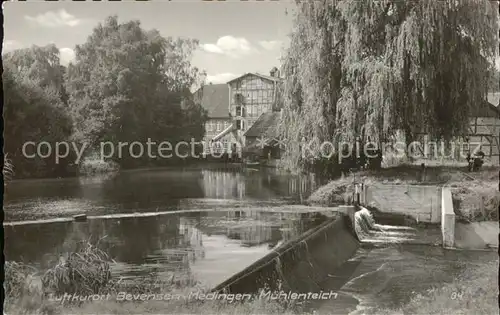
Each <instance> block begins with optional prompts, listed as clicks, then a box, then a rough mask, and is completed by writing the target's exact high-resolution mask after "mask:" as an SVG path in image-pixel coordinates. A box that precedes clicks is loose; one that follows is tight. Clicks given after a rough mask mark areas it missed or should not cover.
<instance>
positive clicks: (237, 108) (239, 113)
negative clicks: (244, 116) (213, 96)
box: [236, 106, 242, 116]
mask: <svg viewBox="0 0 500 315" xmlns="http://www.w3.org/2000/svg"><path fill="white" fill-rule="evenodd" d="M241 112H242V107H241V106H236V116H241Z"/></svg>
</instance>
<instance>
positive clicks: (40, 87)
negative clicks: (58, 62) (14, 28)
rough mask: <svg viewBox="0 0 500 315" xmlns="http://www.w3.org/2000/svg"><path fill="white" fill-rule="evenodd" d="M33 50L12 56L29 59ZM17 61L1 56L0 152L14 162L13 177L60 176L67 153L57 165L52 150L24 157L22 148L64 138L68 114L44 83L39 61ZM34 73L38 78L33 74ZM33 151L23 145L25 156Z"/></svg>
mask: <svg viewBox="0 0 500 315" xmlns="http://www.w3.org/2000/svg"><path fill="white" fill-rule="evenodd" d="M42 51H43V49H42ZM37 52H38V48H33V49H32V50H22V51H18V52H15V53H14V56H15V57H16V58H21V57H22V56H24V57H26V59H28V60H31V57H33V56H31V55H36V54H37ZM50 56H51V58H52V57H53V56H52V55H50ZM13 60H14V61H13ZM17 63H18V61H16V60H15V58H14V57H10V56H7V58H5V59H4V73H3V85H4V112H3V114H4V121H5V133H4V137H5V144H4V152H6V153H7V154H9V157H10V158H11V159H12V161H11V162H12V164H14V165H16V176H19V177H24V176H35V177H36V176H49V175H55V176H63V175H65V174H67V170H68V169H67V168H68V165H69V163H70V162H71V160H72V156H71V154H70V155H69V156H68V157H67V158H65V159H62V160H61V161H60V162H59V163H58V164H57V163H56V161H55V158H54V155H53V154H54V152H52V155H51V156H50V157H49V158H47V159H42V158H40V157H39V156H38V155H37V156H36V157H34V158H28V157H25V156H24V155H23V152H22V150H23V145H24V144H25V143H27V142H28V141H33V142H36V144H38V143H40V142H42V141H45V142H48V143H50V144H51V146H52V148H54V147H55V143H56V142H62V141H67V140H68V139H69V137H70V136H71V133H72V122H71V118H70V116H69V113H68V112H67V109H66V107H65V105H64V103H63V101H62V99H61V95H60V91H58V90H57V88H56V87H55V86H54V85H52V84H49V83H47V82H46V81H45V80H46V78H45V77H44V74H43V71H42V69H38V68H37V67H36V65H39V66H41V65H43V63H41V62H35V63H34V64H33V65H32V66H31V67H30V68H29V69H28V68H26V67H24V66H22V64H21V65H16V64H17ZM38 74H40V75H41V76H42V77H37V75H38ZM35 150H36V149H35V146H33V145H30V146H28V147H26V153H27V154H29V155H32V154H34V153H36V151H35ZM45 150H46V149H45ZM43 153H44V154H45V153H46V151H43Z"/></svg>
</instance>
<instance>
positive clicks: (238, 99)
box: [234, 93, 243, 105]
mask: <svg viewBox="0 0 500 315" xmlns="http://www.w3.org/2000/svg"><path fill="white" fill-rule="evenodd" d="M234 102H235V103H236V104H238V105H241V104H243V95H242V94H241V93H236V94H235V95H234Z"/></svg>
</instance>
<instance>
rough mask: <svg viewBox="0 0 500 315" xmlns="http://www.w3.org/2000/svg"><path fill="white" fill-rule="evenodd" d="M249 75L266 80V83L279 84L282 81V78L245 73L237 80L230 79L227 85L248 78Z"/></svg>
mask: <svg viewBox="0 0 500 315" xmlns="http://www.w3.org/2000/svg"><path fill="white" fill-rule="evenodd" d="M250 75H253V76H257V77H260V78H262V79H264V80H268V81H273V82H279V81H281V80H283V79H282V78H278V77H272V76H269V75H263V74H260V73H251V72H249V73H245V74H244V75H242V76H239V77H237V78H234V79H232V80H231V81H228V82H227V83H228V84H229V83H231V82H234V81H237V80H240V79H243V78H244V77H247V76H250Z"/></svg>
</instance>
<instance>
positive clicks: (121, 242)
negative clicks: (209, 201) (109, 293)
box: [5, 211, 321, 285]
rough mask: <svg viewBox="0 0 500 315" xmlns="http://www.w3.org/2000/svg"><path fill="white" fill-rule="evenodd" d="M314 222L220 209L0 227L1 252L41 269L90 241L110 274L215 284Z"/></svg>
mask: <svg viewBox="0 0 500 315" xmlns="http://www.w3.org/2000/svg"><path fill="white" fill-rule="evenodd" d="M236 213H238V214H236ZM320 223H321V222H320V221H318V220H317V217H316V216H314V215H312V214H307V215H306V216H304V215H300V214H295V213H287V214H279V213H260V212H256V211H253V212H250V211H239V212H236V211H227V212H200V213H190V214H189V215H186V214H182V215H179V214H172V215H165V216H157V217H141V218H125V219H93V220H89V221H87V222H69V223H49V224H39V225H20V226H6V227H5V235H6V238H5V255H6V260H14V261H22V262H25V263H29V264H32V265H35V266H37V267H38V268H39V269H41V270H45V269H47V268H49V267H50V266H53V265H54V264H56V263H57V261H58V260H59V256H60V255H64V254H66V253H67V252H69V251H75V250H76V249H77V247H78V244H79V243H80V242H81V241H85V240H90V241H91V242H98V244H99V247H100V248H101V249H103V250H104V251H105V252H107V253H108V254H109V256H110V258H112V259H114V260H115V261H116V262H117V263H116V264H115V265H114V267H113V272H114V273H115V274H117V275H119V276H122V277H124V278H125V279H131V278H133V279H135V280H137V278H138V277H139V278H142V277H147V276H150V275H155V276H156V277H159V278H160V279H162V280H165V281H167V280H168V279H170V278H171V277H172V276H173V275H175V277H177V278H184V279H187V278H189V277H194V278H195V279H196V280H198V281H201V282H202V283H205V284H207V285H215V284H217V283H218V282H221V281H223V280H224V279H225V278H227V277H229V276H230V275H231V274H232V273H235V272H237V271H239V270H241V269H243V268H245V267H246V266H248V265H249V264H251V263H252V262H254V261H256V260H257V259H259V258H261V257H263V256H264V255H265V254H266V253H268V252H269V250H270V247H271V248H272V247H273V246H275V245H276V244H277V243H278V242H280V241H286V240H288V239H290V238H292V237H297V236H298V235H299V234H301V233H303V232H304V231H305V230H306V229H309V228H311V227H313V226H314V225H318V224H320ZM227 261H231V266H226V263H227ZM221 264H223V265H224V268H223V269H221V268H220V266H221Z"/></svg>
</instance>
